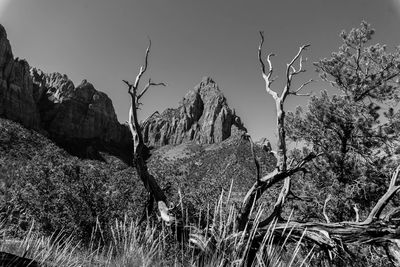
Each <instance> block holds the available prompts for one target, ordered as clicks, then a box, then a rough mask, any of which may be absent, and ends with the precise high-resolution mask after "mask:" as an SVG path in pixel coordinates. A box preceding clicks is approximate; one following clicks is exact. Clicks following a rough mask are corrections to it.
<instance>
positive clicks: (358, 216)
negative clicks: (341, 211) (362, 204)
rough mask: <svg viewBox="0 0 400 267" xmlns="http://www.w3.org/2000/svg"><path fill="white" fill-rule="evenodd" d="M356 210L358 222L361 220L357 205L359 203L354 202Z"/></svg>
mask: <svg viewBox="0 0 400 267" xmlns="http://www.w3.org/2000/svg"><path fill="white" fill-rule="evenodd" d="M353 208H354V212H355V213H356V222H357V223H358V222H359V221H360V214H359V209H358V207H357V204H354V207H353Z"/></svg>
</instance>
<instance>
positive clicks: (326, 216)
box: [322, 194, 332, 223]
mask: <svg viewBox="0 0 400 267" xmlns="http://www.w3.org/2000/svg"><path fill="white" fill-rule="evenodd" d="M331 197H332V196H331V194H329V195H328V197H327V198H326V199H325V202H324V208H323V209H322V214H323V215H324V217H325V221H326V222H327V223H331V221H330V220H329V217H328V214H326V205H327V204H328V202H329V200H331Z"/></svg>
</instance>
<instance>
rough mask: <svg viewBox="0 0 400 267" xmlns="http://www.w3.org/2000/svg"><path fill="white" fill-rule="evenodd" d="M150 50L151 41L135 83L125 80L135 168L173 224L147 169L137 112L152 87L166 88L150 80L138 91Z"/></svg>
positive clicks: (165, 198)
mask: <svg viewBox="0 0 400 267" xmlns="http://www.w3.org/2000/svg"><path fill="white" fill-rule="evenodd" d="M150 48H151V41H149V46H148V47H147V49H146V54H145V63H144V65H143V66H141V67H140V70H139V73H138V75H137V76H136V79H135V82H134V83H133V84H131V83H129V82H128V81H125V80H124V82H125V84H126V85H127V86H128V93H129V95H130V96H131V107H130V109H129V118H128V125H129V129H130V132H131V134H132V141H133V166H134V167H135V169H136V171H137V173H138V175H139V177H140V179H141V180H142V182H143V184H144V186H145V188H146V190H147V191H148V192H149V194H150V198H149V199H150V201H153V199H154V200H155V201H156V202H157V207H158V211H159V212H160V215H161V216H160V217H161V219H162V220H164V221H165V222H167V223H171V222H172V221H174V220H175V218H174V217H173V216H172V215H171V214H170V212H169V208H168V205H167V203H168V201H167V197H166V196H165V194H164V192H163V190H162V189H161V187H160V186H159V185H158V183H157V181H156V179H155V178H154V176H153V175H151V174H150V173H149V171H148V168H147V164H146V159H145V158H144V155H143V154H144V153H143V149H144V147H145V144H144V142H143V135H142V130H141V127H140V123H139V119H138V114H137V110H138V107H139V105H140V102H139V101H140V99H141V98H142V97H143V95H144V94H145V93H146V92H147V90H148V89H149V88H150V87H151V86H159V85H162V86H165V84H164V83H154V82H152V81H151V80H150V79H149V81H148V83H147V84H146V85H145V86H144V88H143V90H142V91H141V92H139V91H138V87H139V84H140V80H141V78H142V76H143V74H144V73H145V72H146V70H147V68H148V57H149V54H150ZM148 205H149V207H151V208H148V209H147V211H151V210H152V205H153V203H148Z"/></svg>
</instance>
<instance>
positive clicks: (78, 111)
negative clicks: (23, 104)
mask: <svg viewBox="0 0 400 267" xmlns="http://www.w3.org/2000/svg"><path fill="white" fill-rule="evenodd" d="M31 75H32V77H33V84H34V95H35V99H38V106H39V110H40V117H41V125H42V127H43V128H44V129H45V130H46V131H47V132H48V133H49V134H50V136H52V137H54V138H56V139H62V140H80V139H81V140H94V141H99V142H101V143H106V144H114V145H118V146H121V147H124V146H125V147H126V146H129V144H130V143H131V141H130V133H129V130H128V128H127V127H126V126H124V125H121V124H120V123H119V122H118V119H117V116H116V114H115V110H114V107H113V104H112V101H111V99H110V98H109V97H108V96H107V95H106V94H104V93H102V92H99V91H97V90H96V89H95V88H94V87H93V85H92V84H91V83H89V82H87V81H86V80H83V81H82V83H81V84H80V85H78V86H77V87H75V86H74V84H73V82H72V81H71V80H70V79H69V78H68V76H67V75H65V74H64V75H62V74H60V73H51V74H44V73H43V72H41V71H40V70H37V69H31Z"/></svg>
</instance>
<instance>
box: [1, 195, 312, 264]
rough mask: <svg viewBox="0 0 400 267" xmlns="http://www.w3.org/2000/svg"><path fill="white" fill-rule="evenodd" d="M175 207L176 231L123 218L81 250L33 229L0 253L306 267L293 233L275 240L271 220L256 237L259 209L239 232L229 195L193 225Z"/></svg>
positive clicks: (77, 260) (62, 259)
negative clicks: (107, 235)
mask: <svg viewBox="0 0 400 267" xmlns="http://www.w3.org/2000/svg"><path fill="white" fill-rule="evenodd" d="M180 206H181V211H180V212H181V213H182V216H181V217H182V218H181V220H180V227H179V229H178V228H177V226H175V228H173V227H172V228H171V227H167V226H166V225H164V224H162V223H156V224H154V225H152V223H151V222H150V221H148V222H147V224H146V226H138V225H137V223H136V222H135V221H134V220H131V219H129V218H127V217H125V218H124V220H122V221H118V220H116V221H115V223H114V224H113V225H112V226H110V231H111V238H110V240H107V242H106V243H105V244H104V243H102V244H101V243H98V242H96V239H95V238H92V240H91V242H90V245H89V246H88V247H87V246H86V247H83V246H81V245H80V243H79V241H77V240H75V239H74V237H73V236H66V235H64V234H63V232H62V231H61V232H60V233H58V234H54V235H53V236H50V237H44V236H40V235H39V234H37V233H35V232H34V231H33V229H34V228H33V224H32V227H31V228H30V230H29V231H28V233H27V234H26V236H25V238H24V239H23V240H20V241H18V242H15V241H10V240H7V239H6V238H3V240H2V243H1V246H0V249H1V251H6V252H10V253H13V254H16V255H20V256H24V257H27V258H30V259H33V260H35V261H37V262H39V263H40V264H41V265H43V266H66V267H75V266H107V267H108V266H110V267H114V266H115V267H117V266H199V267H200V266H201V267H203V266H262V267H264V266H277V267H280V266H308V264H307V263H308V262H309V260H310V258H311V257H312V250H311V251H305V252H304V251H303V252H302V253H300V252H301V250H302V249H303V246H302V243H303V240H302V238H300V240H298V241H297V243H295V244H293V243H291V244H288V241H289V236H290V233H291V230H292V229H285V230H284V232H283V233H282V234H279V235H278V234H277V233H276V232H275V226H276V223H277V222H276V221H273V222H272V223H271V224H270V225H269V227H268V228H267V230H266V231H265V232H264V235H263V236H260V235H259V234H258V232H257V231H256V229H257V226H258V223H259V222H260V220H261V218H262V217H263V214H264V209H263V207H253V209H254V214H255V216H254V218H252V220H251V223H248V224H247V225H246V229H245V230H244V231H238V230H237V227H236V220H235V218H236V216H237V210H236V209H235V208H234V205H232V203H230V193H229V192H228V194H227V197H224V193H221V196H220V198H219V200H218V202H217V203H216V205H215V206H214V208H213V210H212V211H211V210H210V208H208V209H207V210H206V211H203V212H200V213H199V216H198V223H194V224H190V223H189V221H188V218H187V211H186V210H185V209H184V207H183V204H182V199H181V205H180ZM204 221H205V225H202V222H204ZM249 221H250V220H249ZM101 231H102V229H101V228H100V227H99V226H97V227H96V229H94V233H95V232H101ZM178 232H180V235H178V234H177V233H178ZM285 232H286V233H285ZM93 236H94V234H93ZM303 236H304V234H303Z"/></svg>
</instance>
